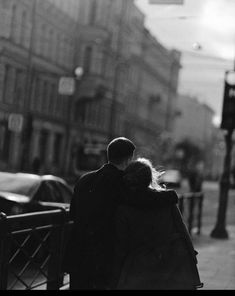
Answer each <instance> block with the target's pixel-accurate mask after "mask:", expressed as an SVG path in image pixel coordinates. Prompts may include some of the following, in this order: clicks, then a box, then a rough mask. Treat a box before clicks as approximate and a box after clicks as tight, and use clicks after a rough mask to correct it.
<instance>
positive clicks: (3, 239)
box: [0, 213, 8, 290]
mask: <svg viewBox="0 0 235 296" xmlns="http://www.w3.org/2000/svg"><path fill="white" fill-rule="evenodd" d="M7 282H8V247H7V216H6V215H5V214H4V213H0V290H7Z"/></svg>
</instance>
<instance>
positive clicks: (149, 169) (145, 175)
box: [124, 158, 164, 190]
mask: <svg viewBox="0 0 235 296" xmlns="http://www.w3.org/2000/svg"><path fill="white" fill-rule="evenodd" d="M163 173H164V172H159V171H157V170H156V169H155V168H154V167H153V165H152V162H151V161H150V160H149V159H147V158H137V160H134V161H132V162H131V163H130V164H129V165H128V167H127V168H126V169H125V171H124V181H125V182H126V184H127V185H128V186H130V187H132V188H137V189H138V188H147V187H150V188H153V189H157V190H164V188H163V187H162V186H160V185H159V179H160V177H161V175H162V174H163Z"/></svg>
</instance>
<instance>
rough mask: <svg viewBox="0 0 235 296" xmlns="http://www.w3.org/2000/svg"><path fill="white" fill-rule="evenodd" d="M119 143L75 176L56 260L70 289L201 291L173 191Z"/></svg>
mask: <svg viewBox="0 0 235 296" xmlns="http://www.w3.org/2000/svg"><path fill="white" fill-rule="evenodd" d="M135 148H136V147H135V145H134V144H133V142H132V141H130V140H129V139H127V138H124V137H121V138H116V139H114V140H113V141H111V142H110V143H109V145H108V147H107V158H108V163H107V164H105V165H104V166H102V167H101V168H100V169H99V170H97V171H92V172H90V173H87V174H85V175H83V176H82V177H81V178H80V179H79V180H78V182H77V183H76V184H75V188H74V194H73V199H72V201H71V205H70V215H71V219H72V220H73V221H74V223H73V226H72V230H71V233H70V237H69V239H68V242H67V246H66V252H65V256H64V260H63V262H64V263H63V268H64V271H65V272H67V273H69V275H70V289H71V290H196V289H197V288H200V287H201V286H202V284H201V281H200V277H199V274H198V269H197V258H196V255H197V252H196V251H195V250H194V247H193V244H192V241H191V238H190V235H189V233H188V230H187V227H186V226H185V224H184V222H183V219H182V216H181V213H180V211H179V209H178V206H177V203H178V196H177V194H176V192H175V191H174V190H167V189H164V188H162V187H160V186H159V185H158V177H159V173H158V172H157V171H156V170H155V169H154V167H153V166H152V164H151V162H150V161H149V160H147V159H145V158H138V159H136V160H133V156H134V151H135Z"/></svg>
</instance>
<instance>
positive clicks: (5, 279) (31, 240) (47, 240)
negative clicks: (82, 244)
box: [0, 192, 203, 290]
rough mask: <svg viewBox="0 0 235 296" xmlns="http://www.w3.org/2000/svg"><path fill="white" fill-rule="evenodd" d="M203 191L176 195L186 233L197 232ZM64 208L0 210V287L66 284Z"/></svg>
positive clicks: (67, 222) (60, 286) (53, 287)
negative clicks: (11, 213) (14, 212)
mask: <svg viewBox="0 0 235 296" xmlns="http://www.w3.org/2000/svg"><path fill="white" fill-rule="evenodd" d="M202 206H203V193H202V192H199V193H187V194H181V195H179V208H180V211H181V213H182V215H183V217H184V220H185V223H186V225H187V227H188V230H189V232H190V233H196V234H200V232H201V226H202V223H201V221H202ZM72 223H73V222H72V221H70V220H69V211H68V209H63V208H62V209H55V210H49V211H45V212H37V213H30V214H24V215H18V216H6V215H5V214H3V213H1V214H0V290H35V289H38V290H59V289H63V287H68V284H69V279H68V276H67V275H66V274H64V273H63V272H62V268H61V267H62V258H63V252H64V247H65V242H66V240H67V236H68V233H69V230H70V227H71V225H72Z"/></svg>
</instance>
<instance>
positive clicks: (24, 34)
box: [20, 11, 28, 47]
mask: <svg viewBox="0 0 235 296" xmlns="http://www.w3.org/2000/svg"><path fill="white" fill-rule="evenodd" d="M27 29H28V28H27V14H26V12H25V11H24V12H23V13H22V19H21V30H20V44H21V45H22V46H24V47H27V37H28V36H27V35H28V34H27Z"/></svg>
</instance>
